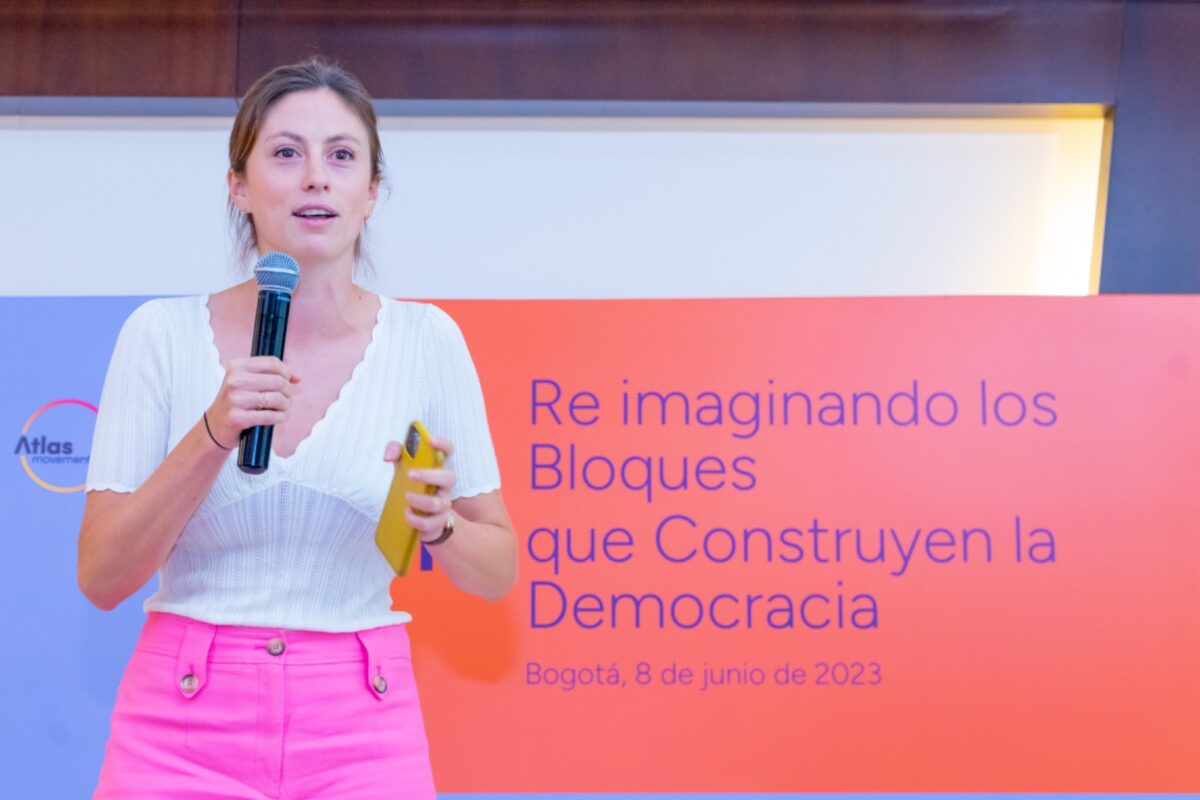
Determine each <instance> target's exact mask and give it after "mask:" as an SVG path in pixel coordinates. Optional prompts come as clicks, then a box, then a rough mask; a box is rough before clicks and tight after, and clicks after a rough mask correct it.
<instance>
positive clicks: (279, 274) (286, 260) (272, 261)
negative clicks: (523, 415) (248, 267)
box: [254, 252, 300, 294]
mask: <svg viewBox="0 0 1200 800" xmlns="http://www.w3.org/2000/svg"><path fill="white" fill-rule="evenodd" d="M254 280H256V281H258V287H259V288H260V289H274V290H275V291H279V292H286V293H287V294H291V293H292V292H294V291H295V290H296V285H297V284H298V283H300V265H299V264H298V263H297V262H296V259H294V258H292V257H291V256H289V255H288V254H287V253H279V252H275V253H265V254H263V256H262V257H261V258H259V259H258V261H256V262H254Z"/></svg>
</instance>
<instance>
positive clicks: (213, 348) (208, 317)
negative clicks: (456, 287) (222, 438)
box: [197, 294, 387, 464]
mask: <svg viewBox="0 0 1200 800" xmlns="http://www.w3.org/2000/svg"><path fill="white" fill-rule="evenodd" d="M197 297H198V298H199V300H200V308H201V311H202V312H203V317H204V327H205V329H206V330H207V331H208V347H209V350H210V352H211V353H212V360H213V363H214V364H215V367H216V374H217V376H218V385H219V381H220V380H221V379H223V378H224V377H225V366H224V365H223V364H222V363H221V350H220V349H219V348H218V347H217V334H216V331H214V330H213V326H212V312H211V311H210V310H209V308H208V303H209V300H211V299H212V295H211V294H202V295H197ZM376 297H378V298H379V310H378V311H376V312H375V324H374V325H373V326H372V327H371V338H370V339H369V340H368V341H367V346H366V347H365V348H363V353H362V357H361V358H359V360H358V362H357V363H356V364H355V365H354V369H352V370H350V377H349V378H347V379H346V382H345V383H343V384H342V387H341V388H340V389H338V393H337V396H336V397H334V398H333V402H331V403H330V404H329V405H327V406H326V407H325V413H323V414H322V415H321V416H320V417H318V418H317V420H316V422H314V423H313V424H312V427H311V428H309V429H308V433H307V434H305V436H304V438H303V439H301V440H300V441H299V442H297V443H296V449H295V450H293V451H292V452H291V453H290V454H288V455H286V456H284V455H280V454H279V453H278V452H277V451H276V450H275V443H274V441H272V442H271V460H272V461H280V462H283V463H285V464H287V463H290V462H291V461H292V460H293V459H295V458H296V457H297V456H298V455H300V451H301V450H304V449H306V448H307V446H308V443H309V441H311V440H312V439H313V437H315V436H316V435H317V433H319V432H320V430H321V428H323V427H324V426H325V421H326V420H327V419H329V417H330V414H331V413H332V412H333V410H334V409H335V408H337V407H338V406H339V405H341V403H342V398H343V397H345V396H346V394H347V393H348V391H349V389H350V388H351V387H352V386H353V385H354V383H355V382H356V380H357V378H358V374H359V373H360V372H362V371H363V365H364V364H366V363H367V361H368V360H369V359H370V357H371V353H372V352H374V351H375V350H376V349H377V344H378V342H379V339H380V336H379V331H380V329H381V328H382V327H383V314H384V311H383V309H384V306H385V305H386V304H387V301H386V300H385V298H384V297H383V295H376ZM234 450H235V451H236V450H237V448H236V447H235V448H234Z"/></svg>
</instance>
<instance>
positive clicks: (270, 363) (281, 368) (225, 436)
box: [208, 356, 300, 448]
mask: <svg viewBox="0 0 1200 800" xmlns="http://www.w3.org/2000/svg"><path fill="white" fill-rule="evenodd" d="M299 382H300V376H299V375H297V374H295V373H294V372H292V369H291V367H289V366H288V365H287V364H285V363H283V362H282V361H280V360H279V359H278V358H276V357H275V356H251V357H249V358H235V359H233V360H232V361H230V362H229V365H228V366H227V367H226V368H225V378H224V380H222V381H221V389H220V391H218V392H217V397H216V399H215V400H213V402H212V405H211V406H209V407H208V426H209V428H210V429H211V430H212V435H213V436H214V437H216V440H217V441H218V442H220V443H221V444H222V445H223V446H228V447H230V448H233V447H236V446H237V443H238V439H239V438H240V437H241V434H242V431H244V430H246V429H247V428H253V427H255V426H256V425H280V424H282V423H283V422H284V420H286V419H287V416H288V410H289V409H290V408H291V406H292V393H293V391H295V385H296V384H297V383H299Z"/></svg>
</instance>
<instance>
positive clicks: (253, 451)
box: [238, 289, 292, 475]
mask: <svg viewBox="0 0 1200 800" xmlns="http://www.w3.org/2000/svg"><path fill="white" fill-rule="evenodd" d="M291 308H292V296H291V295H290V294H288V293H286V292H276V291H272V290H270V289H262V290H260V291H259V293H258V311H257V312H255V315H254V341H253V342H252V343H251V344H252V347H251V350H250V355H252V356H275V357H276V358H283V341H284V339H285V338H286V337H287V321H288V311H290V310H291ZM274 432H275V426H274V425H256V426H254V427H253V428H247V429H246V430H244V431H242V435H241V441H240V443H239V445H238V467H239V468H240V469H241V470H242V472H248V473H250V474H251V475H258V474H260V473H263V472H266V471H267V464H268V463H269V462H270V460H271V435H272V434H273V433H274Z"/></svg>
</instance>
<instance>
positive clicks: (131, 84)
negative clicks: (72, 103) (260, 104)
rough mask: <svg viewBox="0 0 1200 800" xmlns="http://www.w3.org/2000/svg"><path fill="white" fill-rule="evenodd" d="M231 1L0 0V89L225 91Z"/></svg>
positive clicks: (233, 39) (81, 93) (233, 19)
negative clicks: (0, 1) (1, 2)
mask: <svg viewBox="0 0 1200 800" xmlns="http://www.w3.org/2000/svg"><path fill="white" fill-rule="evenodd" d="M236 34H237V0H188V1H187V2H180V0H170V2H143V3H137V2H129V1H128V0H125V1H124V2H123V1H122V0H3V5H0V96H30V95H36V96H47V95H61V96H68V97H85V96H87V97H90V96H119V97H137V96H157V97H163V96H168V97H228V96H230V95H232V94H233V92H234V74H235V70H236V64H237V52H236V47H237V35H236Z"/></svg>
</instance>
